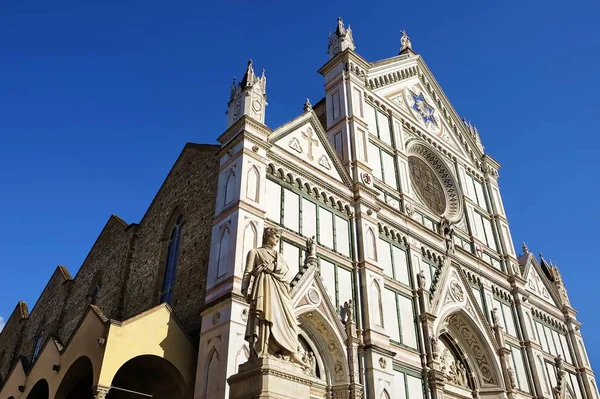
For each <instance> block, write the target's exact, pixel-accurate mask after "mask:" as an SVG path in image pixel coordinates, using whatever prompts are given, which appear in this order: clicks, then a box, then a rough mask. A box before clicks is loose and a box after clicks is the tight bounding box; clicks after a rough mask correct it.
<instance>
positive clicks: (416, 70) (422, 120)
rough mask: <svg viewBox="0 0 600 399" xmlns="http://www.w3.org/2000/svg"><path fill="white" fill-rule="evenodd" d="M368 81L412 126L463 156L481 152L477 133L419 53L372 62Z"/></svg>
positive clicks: (481, 153)
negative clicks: (455, 107) (462, 115)
mask: <svg viewBox="0 0 600 399" xmlns="http://www.w3.org/2000/svg"><path fill="white" fill-rule="evenodd" d="M368 82H370V88H371V89H372V90H373V91H374V92H375V93H376V94H377V95H378V96H380V97H381V98H385V99H386V100H388V102H389V103H390V104H392V105H393V106H394V107H395V108H396V109H397V110H399V111H401V113H402V114H403V115H406V116H408V121H410V122H411V124H413V125H414V126H415V127H418V128H419V129H420V130H422V131H423V132H427V133H429V134H430V135H431V136H433V137H435V138H436V139H438V140H439V141H440V142H441V143H445V144H446V145H447V146H448V147H450V148H452V149H454V150H455V151H456V152H457V153H459V154H460V155H462V156H464V157H465V158H467V159H469V158H471V156H470V154H475V155H476V156H478V157H479V156H481V155H483V146H482V144H481V140H480V138H479V133H478V132H477V130H476V129H475V128H474V127H473V126H471V125H470V124H469V123H468V122H466V121H464V120H463V118H461V117H460V116H459V115H458V113H457V112H456V110H455V109H454V107H453V106H452V104H451V103H450V101H449V99H448V98H447V97H446V95H445V93H444V92H443V90H442V89H441V87H440V86H439V84H438V83H437V81H436V79H435V77H434V76H433V74H432V73H431V71H430V70H429V68H428V67H427V65H426V64H425V62H424V61H423V58H422V57H421V56H418V55H416V56H415V55H410V56H407V55H406V54H405V55H404V56H398V57H393V58H390V59H388V60H382V61H378V62H374V63H372V64H371V68H370V70H369V73H368Z"/></svg>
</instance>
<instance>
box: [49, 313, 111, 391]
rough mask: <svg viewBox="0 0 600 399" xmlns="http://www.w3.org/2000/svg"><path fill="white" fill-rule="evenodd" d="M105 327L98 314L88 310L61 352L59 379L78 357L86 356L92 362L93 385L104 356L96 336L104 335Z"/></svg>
mask: <svg viewBox="0 0 600 399" xmlns="http://www.w3.org/2000/svg"><path fill="white" fill-rule="evenodd" d="M106 329H107V327H106V326H105V325H104V322H103V321H102V320H100V319H99V318H98V316H97V315H96V314H95V313H94V312H92V311H89V312H88V313H87V315H86V317H85V318H84V319H83V321H82V322H81V325H80V326H79V328H78V329H77V330H75V334H74V335H73V337H72V338H71V340H70V341H69V343H68V345H67V347H66V348H65V350H64V351H63V353H62V356H61V359H60V373H59V376H60V381H62V379H63V378H64V377H65V375H66V374H67V372H68V371H69V368H70V367H71V365H72V364H73V363H74V362H75V361H76V360H77V359H79V358H80V357H82V356H87V357H88V358H89V359H90V361H91V362H92V367H93V369H94V385H95V384H96V381H98V379H99V378H100V369H101V368H102V357H103V356H104V349H105V347H104V346H103V345H100V344H98V338H104V337H105V336H106V333H105V331H106ZM57 390H58V386H56V388H55V389H54V390H50V394H51V395H50V397H54V396H53V395H54V394H56V391H57Z"/></svg>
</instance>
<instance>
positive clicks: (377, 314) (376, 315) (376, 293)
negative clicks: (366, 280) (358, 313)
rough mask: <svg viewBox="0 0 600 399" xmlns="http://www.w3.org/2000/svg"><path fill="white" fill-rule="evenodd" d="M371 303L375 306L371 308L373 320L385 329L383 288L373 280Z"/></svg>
mask: <svg viewBox="0 0 600 399" xmlns="http://www.w3.org/2000/svg"><path fill="white" fill-rule="evenodd" d="M371 301H372V303H373V306H372V307H371V311H372V312H373V317H372V318H371V319H372V320H374V321H375V324H376V325H378V326H379V327H383V308H382V306H381V287H380V286H379V283H378V282H377V280H375V279H373V281H372V282H371Z"/></svg>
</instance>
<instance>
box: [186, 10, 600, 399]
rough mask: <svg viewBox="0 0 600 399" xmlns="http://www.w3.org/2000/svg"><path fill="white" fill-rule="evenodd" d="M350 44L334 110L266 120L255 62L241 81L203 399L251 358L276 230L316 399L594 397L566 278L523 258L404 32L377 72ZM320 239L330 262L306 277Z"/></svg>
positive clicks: (328, 87) (343, 37)
mask: <svg viewBox="0 0 600 399" xmlns="http://www.w3.org/2000/svg"><path fill="white" fill-rule="evenodd" d="M352 34H353V32H352V31H351V30H350V29H349V27H346V26H345V25H344V24H343V21H341V20H339V21H338V25H337V27H336V29H335V31H334V32H332V33H331V34H330V37H329V51H330V59H329V61H328V62H327V63H326V64H325V65H324V66H322V67H321V69H320V70H319V73H321V74H322V75H323V77H324V80H325V98H324V100H323V101H320V102H319V103H317V104H316V105H315V107H314V109H313V108H311V107H310V104H308V103H307V105H305V109H304V112H303V113H301V114H300V115H299V116H298V117H296V118H294V119H293V120H291V121H290V122H288V123H287V124H285V125H283V126H280V127H278V128H276V129H271V128H269V127H267V126H265V125H264V115H265V107H266V105H267V104H266V78H265V77H264V74H263V76H262V77H260V78H259V77H257V76H255V74H254V71H253V66H252V63H249V65H248V68H247V72H246V76H245V77H244V79H243V80H242V82H241V83H240V84H236V83H234V85H233V86H232V88H231V98H230V103H229V110H228V129H227V130H226V131H225V133H223V134H222V135H221V136H220V137H219V141H220V142H221V143H222V145H223V150H222V152H221V154H222V157H221V162H220V171H219V192H218V196H217V206H216V213H215V219H214V225H213V232H212V246H211V258H210V259H211V261H210V266H209V273H208V281H207V294H206V303H207V308H206V309H205V310H204V312H203V314H202V317H203V319H202V320H203V321H202V330H201V336H200V349H199V357H198V374H197V378H196V392H195V398H196V399H204V398H206V399H213V398H219V399H221V398H227V397H228V386H227V383H226V381H225V378H226V377H229V376H231V375H233V374H235V373H236V372H237V368H238V366H239V365H240V364H242V363H244V362H245V361H246V360H247V358H248V348H247V343H246V342H245V341H244V328H245V322H246V319H247V304H246V303H245V301H244V299H243V297H242V296H241V293H240V285H241V277H242V272H243V270H242V265H243V264H244V259H245V256H246V254H247V252H248V251H249V250H250V249H251V248H253V247H256V246H257V245H259V244H260V240H261V237H262V231H263V228H264V227H265V226H273V225H277V226H281V227H283V229H284V234H283V236H282V244H281V253H282V254H283V256H284V257H285V259H286V261H287V262H288V264H290V265H295V266H296V267H297V268H298V273H299V274H298V276H297V279H296V281H295V282H294V287H293V291H292V297H293V301H294V304H295V306H296V312H297V317H298V320H299V325H300V331H301V333H300V335H301V338H302V339H301V342H302V345H303V347H304V349H303V350H305V351H306V352H307V353H308V352H310V353H311V356H312V355H314V357H315V375H316V376H317V377H318V379H319V380H320V381H321V383H318V384H315V385H314V386H313V389H312V392H311V398H350V397H352V398H358V397H360V395H362V397H366V398H374V399H379V398H404V399H421V398H426V397H427V398H429V397H430V398H432V399H441V398H442V396H444V395H450V396H456V397H476V398H478V397H481V398H484V397H498V398H500V397H502V398H504V397H510V398H513V397H515V398H516V397H523V398H526V397H531V398H555V399H558V398H559V397H563V398H567V397H568V398H570V399H597V398H598V392H597V388H596V382H595V378H594V374H593V371H592V369H591V366H590V364H589V360H588V358H587V355H586V353H585V345H584V343H583V338H582V336H581V333H580V330H579V322H578V321H577V319H576V317H575V315H576V312H575V310H573V309H572V308H571V306H570V304H569V302H568V296H567V293H566V290H565V288H564V285H563V284H562V279H561V278H560V273H559V272H558V269H557V268H556V267H555V266H554V265H551V264H548V263H546V262H545V261H544V260H539V259H536V258H535V257H534V256H532V255H531V254H530V253H529V251H528V249H527V248H524V249H523V255H521V256H519V257H517V252H516V251H515V248H514V246H513V242H512V238H511V234H510V229H509V226H508V221H507V218H506V215H505V212H504V207H503V204H502V199H501V195H500V190H499V186H498V168H499V164H498V163H497V162H496V161H495V160H494V159H493V158H491V157H490V156H489V155H488V154H486V153H485V151H484V147H483V146H482V144H481V140H480V136H479V132H478V131H477V129H476V128H475V127H474V126H473V125H471V124H470V123H468V122H466V121H465V120H464V119H462V118H461V117H459V115H458V114H457V113H456V111H455V110H454V109H453V108H452V105H451V104H450V102H449V100H448V99H447V98H446V97H445V95H444V94H443V92H442V90H441V88H440V87H439V85H438V83H437V82H436V80H435V78H434V77H433V75H432V73H431V71H430V70H429V69H428V67H427V65H426V64H425V62H424V61H423V58H422V57H421V56H420V55H418V54H417V53H416V52H415V51H414V50H413V48H412V46H406V45H405V43H406V40H408V37H406V38H405V39H403V43H404V44H403V47H402V51H401V52H400V54H399V55H397V56H394V57H392V58H388V59H385V60H382V61H377V62H368V61H366V60H364V59H363V58H362V57H361V56H360V55H358V53H356V52H355V47H354V42H353V38H352ZM408 42H410V40H408ZM415 48H418V45H416V46H415ZM321 121H324V122H325V123H326V126H323V125H322V122H321ZM444 223H447V224H444ZM444 226H448V229H445V227H444ZM312 236H314V237H316V240H317V242H318V249H317V255H318V258H319V265H318V268H317V269H311V268H308V269H305V268H303V267H302V266H303V263H304V259H305V254H304V252H305V251H304V243H305V239H306V238H309V237H312ZM418 275H420V276H422V277H417V276H418ZM350 300H352V304H353V305H352V306H350V307H348V306H344V304H345V303H346V302H348V301H350ZM493 309H496V310H495V312H492V310H493ZM558 355H560V356H561V359H562V361H561V360H559V361H557V360H556V357H557V356H558Z"/></svg>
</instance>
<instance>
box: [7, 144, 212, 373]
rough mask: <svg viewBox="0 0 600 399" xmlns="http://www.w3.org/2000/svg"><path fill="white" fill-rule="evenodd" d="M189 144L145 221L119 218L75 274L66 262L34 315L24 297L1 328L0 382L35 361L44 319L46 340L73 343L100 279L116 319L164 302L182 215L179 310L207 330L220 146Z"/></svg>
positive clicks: (103, 301) (189, 324) (191, 324)
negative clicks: (171, 245)
mask: <svg viewBox="0 0 600 399" xmlns="http://www.w3.org/2000/svg"><path fill="white" fill-rule="evenodd" d="M219 148H220V147H219V146H216V145H200V144H187V145H186V146H185V148H184V149H183V151H182V153H181V155H180V156H179V158H178V159H177V161H176V162H175V165H174V166H173V168H172V169H171V171H170V173H169V175H168V176H167V178H166V179H165V181H164V183H163V185H162V186H161V188H160V190H159V191H158V193H157V195H156V197H155V198H154V200H153V201H152V203H151V205H150V207H149V208H148V210H147V212H146V214H145V215H144V217H143V219H142V221H141V222H140V223H139V225H136V224H131V225H127V223H125V222H124V221H122V220H121V219H120V218H118V217H116V216H111V217H110V218H109V220H108V222H107V224H106V225H105V227H104V229H103V230H102V232H101V233H100V235H99V236H98V239H97V240H96V242H95V243H94V245H93V246H92V249H91V250H90V252H89V254H88V256H87V257H86V259H85V261H84V262H83V264H82V266H81V268H80V269H79V272H78V273H77V275H76V276H75V278H74V279H72V278H71V276H70V275H69V272H68V271H67V269H66V268H64V267H62V266H59V267H58V268H57V269H56V270H55V272H54V274H53V275H52V277H51V278H50V280H49V282H48V284H47V285H46V288H45V289H44V291H43V292H42V294H41V295H40V297H39V299H38V301H37V303H36V305H35V307H34V309H33V310H32V311H31V314H28V313H27V304H25V303H23V302H20V303H19V304H18V305H17V307H16V308H15V311H14V312H13V314H12V315H11V316H10V318H9V319H8V320H7V323H6V326H5V327H4V329H3V331H2V332H1V333H0V381H2V380H5V379H6V378H7V374H8V372H9V371H10V369H11V368H12V367H13V365H14V363H15V362H16V361H17V359H18V358H19V356H23V357H24V358H26V359H31V355H32V354H33V350H34V345H35V337H36V335H37V334H38V332H39V331H40V326H41V324H42V322H43V323H44V325H45V327H44V336H43V341H44V342H45V341H46V340H47V339H49V337H50V336H51V335H52V336H55V337H57V338H59V339H60V341H61V342H62V343H63V344H65V343H67V342H68V339H69V337H70V336H71V334H72V333H73V332H74V329H75V328H76V327H77V324H78V323H79V321H80V319H81V318H82V317H83V315H84V313H85V311H86V309H87V307H88V306H89V304H90V299H91V298H90V296H89V294H90V293H91V288H92V283H93V282H94V279H96V278H98V277H99V278H100V281H101V289H100V291H99V294H98V297H97V302H96V304H97V305H98V307H100V308H101V309H102V311H103V312H104V314H105V315H106V316H108V317H110V318H113V319H116V320H124V319H127V318H130V317H132V316H135V315H137V314H139V313H141V312H143V311H145V310H147V309H149V308H151V307H154V306H156V305H157V304H158V303H159V291H160V288H161V286H162V279H163V272H164V263H165V258H166V245H167V241H168V235H169V234H170V232H171V229H172V226H173V223H174V220H175V219H176V218H177V216H178V215H179V214H180V213H181V214H182V215H183V219H184V225H183V228H182V237H181V244H180V248H179V259H178V262H177V274H176V282H175V287H174V297H173V298H174V300H173V304H172V308H173V310H174V311H175V313H176V315H177V317H178V318H179V320H180V321H181V322H182V323H183V325H184V326H185V328H186V329H187V330H188V331H189V332H195V331H196V330H198V329H199V327H200V309H201V307H202V306H203V304H204V295H205V290H206V272H207V268H208V258H209V253H210V232H211V226H212V221H213V216H214V210H215V208H214V207H215V198H216V189H217V175H218V173H217V171H218V160H217V158H216V154H217V152H218V150H219Z"/></svg>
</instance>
